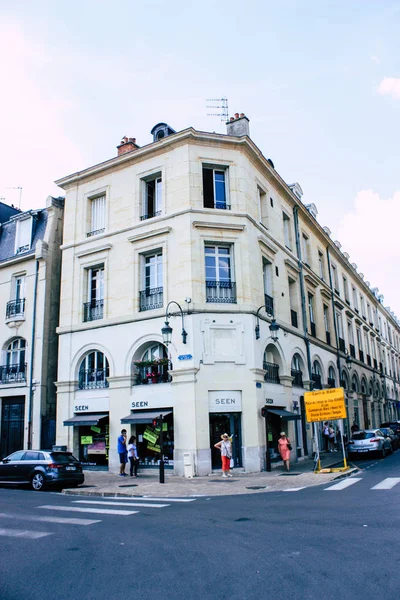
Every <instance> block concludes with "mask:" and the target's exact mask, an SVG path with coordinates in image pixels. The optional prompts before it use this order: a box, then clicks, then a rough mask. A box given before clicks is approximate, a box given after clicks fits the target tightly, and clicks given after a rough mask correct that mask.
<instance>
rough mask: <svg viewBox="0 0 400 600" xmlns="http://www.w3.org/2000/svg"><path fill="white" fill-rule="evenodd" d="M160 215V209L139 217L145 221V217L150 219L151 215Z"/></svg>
mask: <svg viewBox="0 0 400 600" xmlns="http://www.w3.org/2000/svg"><path fill="white" fill-rule="evenodd" d="M160 215H161V210H157V211H156V212H153V213H148V214H147V215H142V216H141V217H140V220H141V221H146V220H147V219H152V218H153V217H159V216H160Z"/></svg>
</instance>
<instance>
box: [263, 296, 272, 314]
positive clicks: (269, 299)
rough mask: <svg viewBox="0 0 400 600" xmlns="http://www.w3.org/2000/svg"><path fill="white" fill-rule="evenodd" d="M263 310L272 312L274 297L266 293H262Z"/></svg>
mask: <svg viewBox="0 0 400 600" xmlns="http://www.w3.org/2000/svg"><path fill="white" fill-rule="evenodd" d="M264 302H265V312H266V313H267V314H269V315H273V314H274V299H273V298H272V297H271V296H268V294H264Z"/></svg>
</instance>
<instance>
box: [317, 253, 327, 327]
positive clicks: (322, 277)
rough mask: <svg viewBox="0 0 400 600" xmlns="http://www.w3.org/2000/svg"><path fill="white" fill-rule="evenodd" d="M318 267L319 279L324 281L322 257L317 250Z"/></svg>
mask: <svg viewBox="0 0 400 600" xmlns="http://www.w3.org/2000/svg"><path fill="white" fill-rule="evenodd" d="M318 266H319V276H320V277H321V279H325V262H324V255H323V254H322V252H320V251H319V250H318ZM327 331H328V330H327Z"/></svg>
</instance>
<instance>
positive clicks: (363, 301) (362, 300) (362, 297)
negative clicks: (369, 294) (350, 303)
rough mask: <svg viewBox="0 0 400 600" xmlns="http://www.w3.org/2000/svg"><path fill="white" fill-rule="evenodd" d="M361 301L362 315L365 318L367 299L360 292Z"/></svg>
mask: <svg viewBox="0 0 400 600" xmlns="http://www.w3.org/2000/svg"><path fill="white" fill-rule="evenodd" d="M360 303H361V315H362V316H363V317H364V319H365V318H366V316H367V315H366V312H365V300H364V296H362V295H361V294H360Z"/></svg>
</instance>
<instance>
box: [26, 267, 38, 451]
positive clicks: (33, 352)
mask: <svg viewBox="0 0 400 600" xmlns="http://www.w3.org/2000/svg"><path fill="white" fill-rule="evenodd" d="M38 278H39V261H38V260H36V269H35V284H34V288H33V314H32V338H31V358H30V362H31V367H30V373H29V396H28V450H30V449H31V448H32V408H33V360H34V357H35V331H36V304H37V287H38Z"/></svg>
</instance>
